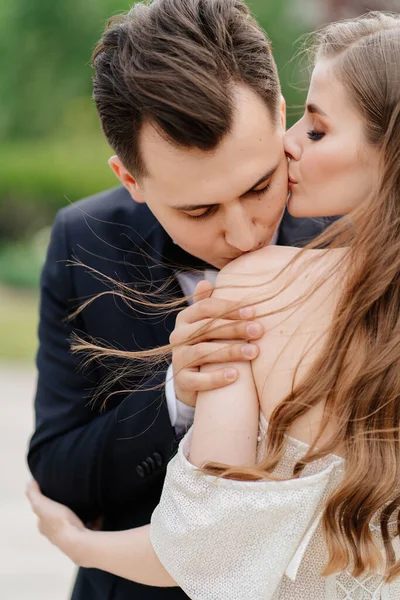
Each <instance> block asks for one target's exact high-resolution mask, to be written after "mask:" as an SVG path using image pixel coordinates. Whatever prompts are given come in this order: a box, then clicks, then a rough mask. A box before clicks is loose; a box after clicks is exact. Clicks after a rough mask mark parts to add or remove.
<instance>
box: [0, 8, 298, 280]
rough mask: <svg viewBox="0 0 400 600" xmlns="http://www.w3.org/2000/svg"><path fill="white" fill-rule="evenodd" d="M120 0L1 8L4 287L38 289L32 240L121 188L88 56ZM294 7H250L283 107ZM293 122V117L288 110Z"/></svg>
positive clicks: (294, 95) (294, 96) (40, 253)
mask: <svg viewBox="0 0 400 600" xmlns="http://www.w3.org/2000/svg"><path fill="white" fill-rule="evenodd" d="M130 4H131V3H130V2H129V1H128V2H127V1H126V0H86V1H85V2H82V1H81V0H68V2H61V3H58V2H54V1H53V0H2V2H1V3H0V53H1V55H2V56H3V57H6V60H5V61H3V64H2V69H1V70H0V106H1V110H0V140H1V141H0V281H3V282H7V283H8V284H13V285H20V286H24V285H25V286H27V287H32V286H33V287H35V286H37V282H38V279H39V272H40V266H41V264H42V261H43V257H44V247H45V245H44V246H43V245H42V246H41V247H40V249H39V250H37V249H36V250H35V249H34V241H33V240H34V237H33V236H35V234H36V232H37V231H39V230H41V229H42V228H44V227H48V226H49V225H50V224H51V222H52V220H53V218H54V215H55V213H56V211H57V210H58V209H59V208H60V207H62V206H65V205H66V204H67V203H68V202H74V201H75V200H77V199H79V198H82V197H84V196H87V195H90V194H94V193H96V192H98V191H101V190H103V189H106V188H109V187H112V186H113V185H115V184H116V183H117V181H116V179H115V177H114V175H113V174H112V172H111V170H110V169H109V167H108V165H107V158H108V157H109V156H110V154H111V150H110V148H109V147H108V145H107V143H106V141H105V139H104V136H103V134H102V132H101V130H100V125H99V122H98V119H97V114H96V110H95V106H94V103H93V102H92V100H91V78H92V72H91V67H90V56H91V52H92V49H93V48H94V46H95V44H96V41H97V40H98V39H99V37H100V35H101V33H102V31H103V29H104V26H105V23H106V21H107V19H108V18H109V17H110V16H111V15H113V14H117V13H118V12H122V11H126V10H127V9H128V8H129V7H130ZM295 4H296V3H295V0H268V1H266V0H249V5H250V8H251V9H252V11H253V13H254V14H255V16H256V17H258V18H259V20H260V22H261V24H262V25H263V26H264V28H265V29H266V31H267V32H268V33H269V34H270V37H271V38H272V41H273V46H274V54H275V56H276V59H277V62H278V67H279V69H280V74H281V78H282V84H283V91H284V95H285V97H286V99H287V101H288V105H289V106H293V105H298V104H300V103H302V101H303V95H302V93H299V92H298V91H296V90H295V89H294V88H292V87H291V85H290V83H291V81H292V80H293V79H295V76H294V75H293V73H294V70H295V67H294V65H293V63H290V59H291V57H292V54H293V42H294V41H295V40H296V39H297V38H298V37H299V35H300V34H301V33H302V31H303V29H304V27H305V26H304V25H303V26H301V25H300V24H299V19H298V18H297V16H296V18H293V7H294V6H295ZM289 116H290V117H292V118H293V113H292V112H290V111H289Z"/></svg>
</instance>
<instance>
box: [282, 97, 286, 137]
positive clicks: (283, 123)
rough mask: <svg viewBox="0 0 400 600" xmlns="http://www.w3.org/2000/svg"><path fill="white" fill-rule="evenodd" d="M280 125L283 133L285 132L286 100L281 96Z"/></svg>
mask: <svg viewBox="0 0 400 600" xmlns="http://www.w3.org/2000/svg"><path fill="white" fill-rule="evenodd" d="M281 124H282V130H283V132H284V133H285V131H286V100H285V98H284V97H283V96H281Z"/></svg>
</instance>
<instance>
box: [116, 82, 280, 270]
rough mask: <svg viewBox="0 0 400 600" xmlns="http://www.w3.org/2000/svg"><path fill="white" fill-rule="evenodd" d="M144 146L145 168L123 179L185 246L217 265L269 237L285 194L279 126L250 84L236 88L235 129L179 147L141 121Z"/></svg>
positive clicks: (189, 250)
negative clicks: (207, 144) (217, 139)
mask: <svg viewBox="0 0 400 600" xmlns="http://www.w3.org/2000/svg"><path fill="white" fill-rule="evenodd" d="M141 152H142V157H143V161H144V164H145V165H146V169H147V171H148V176H146V177H144V178H143V179H141V181H140V183H139V182H136V181H135V180H132V185H127V184H126V181H123V183H124V184H125V185H126V187H127V188H128V190H129V191H130V193H131V194H132V196H133V198H135V200H137V201H139V202H146V203H147V204H148V206H149V208H150V210H151V211H152V212H153V214H154V216H155V217H156V218H157V220H158V221H159V222H160V224H161V225H162V226H163V227H164V229H165V230H166V231H167V232H168V234H169V235H170V236H171V238H172V239H173V240H174V241H175V242H176V243H177V244H178V245H179V246H181V247H182V248H183V249H184V250H186V251H187V252H189V253H190V254H192V255H193V256H196V257H198V258H200V259H202V260H203V261H205V262H207V263H209V264H211V265H213V266H214V267H216V268H217V269H221V268H222V267H223V266H225V265H226V264H227V263H229V262H230V261H231V260H233V259H235V258H237V257H238V256H240V255H241V254H243V253H244V252H251V251H252V250H256V249H258V248H261V247H263V246H266V245H268V244H269V243H270V242H271V240H272V237H273V235H274V233H275V232H276V230H277V228H278V227H279V223H280V220H281V217H282V213H283V210H284V208H285V203H286V199H287V185H288V176H287V161H286V157H285V153H284V148H283V127H282V125H281V123H279V124H278V125H276V124H275V123H273V121H272V119H271V116H270V114H269V111H268V110H267V108H266V107H265V105H264V104H263V102H262V100H261V99H260V98H259V97H258V96H257V95H256V94H254V93H253V92H252V91H251V90H249V89H248V88H245V87H240V88H239V87H238V88H237V110H236V115H235V119H234V124H233V128H232V131H231V132H230V133H229V134H227V135H226V136H225V138H224V139H223V140H222V142H221V143H220V145H219V146H218V147H217V148H216V149H215V150H213V151H210V152H204V151H201V150H198V149H186V148H178V147H176V146H173V145H172V144H171V143H169V142H168V141H166V140H165V139H163V138H162V137H161V136H160V135H159V133H158V132H157V131H156V130H155V129H154V128H153V127H152V126H151V125H150V124H146V125H144V126H143V130H142V132H141Z"/></svg>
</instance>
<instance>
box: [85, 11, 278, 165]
mask: <svg viewBox="0 0 400 600" xmlns="http://www.w3.org/2000/svg"><path fill="white" fill-rule="evenodd" d="M92 64H93V67H94V70H95V74H94V92H93V97H94V100H95V102H96V106H97V110H98V113H99V115H100V120H101V124H102V127H103V131H104V133H105V136H106V138H107V140H108V143H109V144H110V145H111V147H112V148H113V149H114V151H115V153H116V154H117V155H118V157H119V158H120V160H121V161H122V163H123V164H124V165H125V167H126V168H127V169H128V170H129V171H130V172H131V173H132V174H133V175H134V176H135V177H140V176H144V175H145V174H146V165H144V164H143V160H142V158H141V156H140V147H139V138H140V131H141V127H142V125H143V123H144V122H149V123H151V124H152V125H154V126H155V127H156V129H157V130H158V132H159V133H160V134H161V135H163V136H164V137H166V139H168V140H169V141H171V143H173V144H176V145H177V146H181V147H184V148H198V149H200V150H204V151H207V150H213V149H215V148H216V147H217V145H218V144H219V142H220V141H221V140H222V138H223V137H224V136H225V135H226V134H227V133H228V132H229V131H230V129H231V126H232V122H233V115H234V109H235V104H234V89H233V88H234V85H235V84H244V85H246V86H248V87H249V88H250V89H252V90H253V91H254V92H255V93H257V94H258V95H259V96H260V97H261V98H262V100H263V101H264V102H265V104H266V106H267V107H268V108H269V110H270V113H271V116H272V118H273V119H274V121H275V120H276V121H277V119H278V113H279V98H280V86H279V79H278V73H277V69H276V65H275V62H274V59H273V57H272V53H271V44H270V42H269V40H268V38H267V37H266V35H265V33H264V32H263V30H262V29H261V28H260V27H259V25H258V24H257V22H256V21H255V20H254V19H253V18H252V17H251V15H250V12H249V9H248V7H247V6H246V5H245V4H244V3H243V2H241V1H240V0H153V2H150V3H143V2H140V3H137V4H135V5H134V6H133V8H132V9H131V10H130V11H129V12H128V13H127V14H125V15H122V16H117V17H113V18H112V19H111V20H110V21H109V22H108V24H107V28H106V30H105V32H104V34H103V36H102V38H101V40H100V42H99V43H98V45H97V47H96V48H95V51H94V54H93V63H92Z"/></svg>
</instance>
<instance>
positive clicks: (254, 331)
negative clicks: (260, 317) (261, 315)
mask: <svg viewBox="0 0 400 600" xmlns="http://www.w3.org/2000/svg"><path fill="white" fill-rule="evenodd" d="M246 331H247V333H248V334H249V336H250V337H258V336H259V335H260V334H261V327H260V326H259V325H257V324H256V323H252V324H251V325H248V326H247V328H246Z"/></svg>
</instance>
